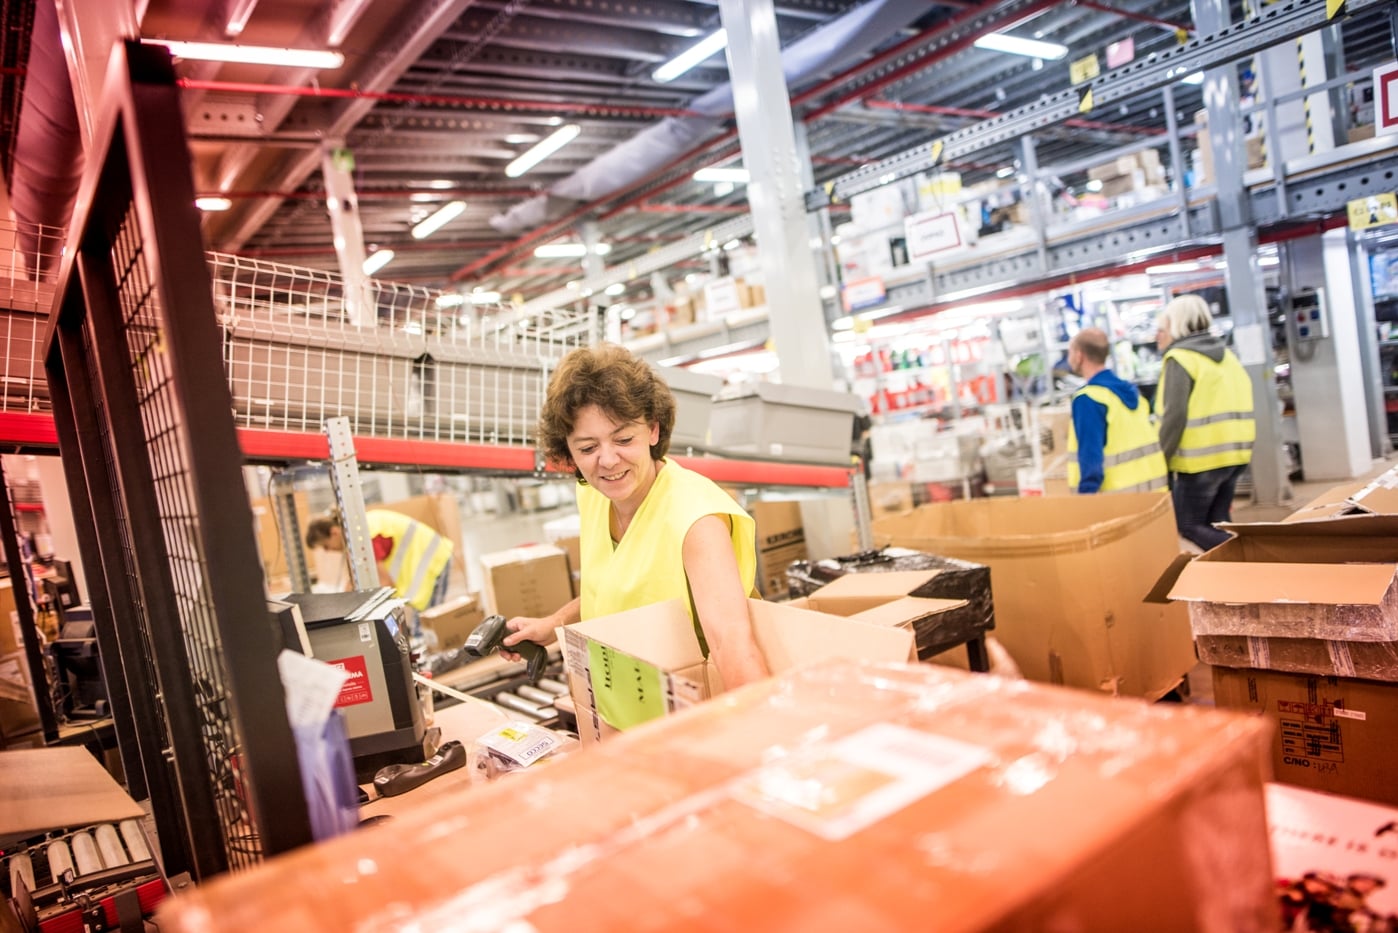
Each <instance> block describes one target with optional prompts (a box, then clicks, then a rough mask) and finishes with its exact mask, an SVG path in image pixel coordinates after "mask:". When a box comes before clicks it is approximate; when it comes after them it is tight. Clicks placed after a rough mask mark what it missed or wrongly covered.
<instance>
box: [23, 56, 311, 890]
mask: <svg viewBox="0 0 1398 933" xmlns="http://www.w3.org/2000/svg"><path fill="white" fill-rule="evenodd" d="M118 54H119V55H121V56H122V57H121V60H120V61H115V60H114V67H113V70H112V71H111V72H110V74H111V78H110V79H109V82H108V84H109V87H110V90H109V91H108V96H107V100H106V105H105V107H104V110H103V114H102V122H101V123H100V126H101V128H102V130H101V134H100V135H99V136H98V137H97V138H98V145H95V146H94V147H93V149H92V150H91V153H92V158H91V161H90V162H89V164H88V168H87V171H86V172H85V174H84V179H83V186H82V190H81V194H80V197H79V199H78V205H79V208H78V210H77V212H76V214H75V217H74V219H73V223H72V226H71V228H70V232H69V237H68V240H67V248H66V249H65V252H64V256H63V262H62V267H61V269H60V272H59V277H58V280H57V283H56V286H55V301H54V309H53V312H52V315H51V317H50V320H49V322H48V327H47V331H46V334H45V338H44V340H43V343H42V346H43V354H42V359H43V362H44V368H45V372H46V375H47V380H46V384H47V387H48V392H49V396H50V397H51V399H52V412H53V415H52V421H53V424H52V427H53V428H54V429H55V431H56V435H57V439H58V442H59V446H60V448H61V449H62V452H63V455H64V456H63V463H64V468H65V473H66V478H67V480H68V487H69V495H70V497H71V498H72V500H73V506H74V507H73V509H72V511H73V515H74V520H75V522H76V524H77V526H78V529H77V530H78V540H79V545H80V549H81V552H82V557H83V566H84V569H85V570H86V571H87V575H88V583H89V591H90V595H91V599H92V608H93V615H94V620H95V622H96V624H97V626H98V629H99V633H101V634H99V643H100V645H101V649H102V651H101V660H102V665H103V673H104V675H105V676H104V679H105V681H106V685H107V690H108V694H109V697H110V698H111V700H112V706H113V710H114V712H116V711H117V710H118V709H120V708H121V707H123V706H124V707H126V708H127V709H129V711H130V717H129V718H130V722H131V723H132V724H133V725H134V729H133V730H127V732H126V734H122V728H121V722H120V721H118V740H119V744H120V750H121V755H122V762H123V765H124V766H125V769H126V771H127V773H128V774H130V775H139V776H140V777H142V778H144V782H145V786H146V789H147V790H148V791H149V795H150V800H151V805H152V811H153V815H154V817H155V821H156V826H157V829H158V832H159V837H160V841H161V850H162V861H163V868H164V869H165V871H166V872H167V874H169V875H175V874H178V873H181V872H189V873H190V874H191V875H193V876H194V877H195V878H196V879H203V878H207V877H210V876H212V875H215V874H218V873H221V872H224V871H227V870H229V869H231V868H236V867H243V866H248V865H251V864H253V863H254V862H256V861H257V860H258V859H259V858H261V857H262V856H264V855H271V854H275V853H278V852H283V851H286V850H288V849H291V848H294V847H296V846H299V845H302V844H305V843H308V842H310V841H311V839H312V835H311V827H310V820H309V817H308V814H307V808H306V804H305V798H304V795H303V791H302V784H301V773H300V768H299V765H298V764H297V754H296V746H295V743H294V741H293V738H292V734H291V727H290V725H289V723H288V721H287V715H286V707H285V702H284V699H283V695H282V689H281V683H280V680H279V678H278V677H277V675H276V670H277V668H276V655H277V652H278V651H279V650H280V647H281V644H280V638H279V636H278V634H277V631H276V628H275V626H274V625H273V624H272V622H271V621H270V617H269V614H268V611H267V605H266V601H265V597H264V595H263V588H264V584H263V580H262V573H261V568H260V562H259V560H258V556H257V545H256V541H255V540H254V537H253V519H252V512H251V508H250V506H249V504H248V502H247V499H246V496H244V495H241V494H240V493H241V492H242V489H243V486H242V477H241V459H242V458H241V456H240V454H239V450H238V446H237V437H236V434H235V429H234V425H233V419H232V416H231V411H232V407H233V406H232V404H231V399H230V395H229V391H228V385H227V383H226V382H224V380H223V379H222V378H221V373H220V369H221V361H220V355H219V353H220V351H219V348H220V335H219V332H218V329H217V323H216V319H215V315H214V310H213V306H212V295H213V290H212V288H211V286H210V281H209V276H208V266H207V264H206V262H205V257H204V255H203V253H202V251H201V250H200V247H199V243H200V233H199V218H198V215H197V212H196V211H195V208H194V206H193V204H194V185H193V179H192V177H191V175H190V167H189V157H188V149H187V146H186V143H185V137H184V130H183V119H182V117H181V112H180V107H179V96H178V94H179V92H178V90H177V88H176V86H175V75H174V69H173V68H172V67H171V64H170V60H169V56H168V54H166V53H165V52H164V51H163V50H160V51H157V50H153V49H152V48H151V47H142V46H139V45H136V44H129V45H127V46H126V47H125V48H124V49H119V50H118ZM118 66H120V67H118ZM157 191H158V192H159V196H158V197H157V196H156V192H157ZM14 417H18V416H17V415H16V416H14ZM28 417H29V418H30V419H33V418H35V417H38V416H34V415H28ZM24 426H25V427H26V428H27V429H30V430H31V433H30V435H29V436H30V437H37V436H38V430H37V429H38V427H39V425H37V424H36V423H35V422H33V421H32V420H31V421H29V422H27V424H25V425H24ZM132 732H134V734H132Z"/></svg>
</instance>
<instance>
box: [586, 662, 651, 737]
mask: <svg viewBox="0 0 1398 933" xmlns="http://www.w3.org/2000/svg"><path fill="white" fill-rule="evenodd" d="M587 654H588V678H589V679H590V680H591V682H592V696H593V698H594V699H595V700H596V702H597V715H599V716H601V717H602V720H603V721H604V722H606V723H607V724H608V725H610V726H612V727H613V728H615V729H629V728H631V727H632V726H636V725H640V724H641V723H643V722H649V721H650V720H652V719H656V718H659V717H660V716H664V715H665V693H664V690H663V688H662V685H661V681H660V671H659V669H657V668H656V667H655V666H654V665H653V664H647V663H646V662H644V661H642V660H640V659H639V658H633V657H632V656H631V655H629V654H624V653H623V652H620V651H617V650H615V649H613V648H608V647H607V646H606V645H604V644H601V643H600V642H596V641H589V642H588V643H587Z"/></svg>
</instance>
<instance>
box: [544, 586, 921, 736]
mask: <svg viewBox="0 0 1398 933" xmlns="http://www.w3.org/2000/svg"><path fill="white" fill-rule="evenodd" d="M916 602H918V603H921V602H940V600H936V601H932V600H917V601H916ZM748 606H749V609H750V612H751V615H752V627H753V635H754V636H755V637H756V639H757V647H758V649H759V650H760V651H761V652H762V656H763V658H764V659H766V661H767V669H768V670H770V671H771V672H772V673H773V674H780V673H782V672H784V671H787V670H791V669H792V668H795V667H799V666H801V665H804V664H814V663H816V662H818V661H826V660H830V659H832V658H847V659H853V660H862V661H890V662H895V661H907V660H908V659H909V657H910V656H912V652H913V651H914V646H913V636H912V632H911V631H910V630H909V627H905V626H899V625H889V624H887V619H884V620H883V621H881V622H878V623H876V622H872V621H866V620H859V619H854V618H841V617H839V616H835V615H830V614H828V613H824V612H815V611H812V610H810V609H802V608H799V607H795V606H792V605H790V604H784V603H768V602H763V601H761V600H757V599H750V600H748ZM925 609H926V607H924V606H918V607H917V610H918V611H923V610H925ZM562 641H563V645H564V649H563V661H564V666H565V667H566V669H567V671H568V684H569V689H570V691H571V692H572V696H573V703H574V705H575V706H576V708H577V715H578V737H579V738H580V739H581V740H582V741H583V742H584V743H590V742H597V741H600V740H602V739H603V738H605V737H606V736H609V735H611V734H613V733H615V732H618V731H620V730H622V729H627V728H630V727H632V726H635V725H639V724H641V723H643V722H646V721H649V720H651V719H656V718H659V717H661V716H664V715H667V714H669V713H674V712H678V711H679V710H682V709H685V708H687V707H689V706H693V705H694V704H696V703H700V702H702V701H704V700H707V699H709V698H710V697H712V696H716V695H717V694H719V693H722V692H723V690H724V686H723V681H722V679H721V678H720V677H719V674H718V669H717V668H716V667H715V666H714V664H713V663H712V662H711V661H709V660H708V659H706V658H705V657H704V653H703V651H702V650H701V649H700V647H699V639H698V636H697V635H696V634H695V631H694V623H693V622H692V621H690V618H689V610H688V608H687V607H686V606H685V604H684V603H683V602H682V601H680V600H678V599H674V600H669V601H667V602H663V603H656V604H654V605H651V606H643V607H641V608H639V609H631V610H628V611H626V612H618V613H614V614H612V615H608V616H601V617H599V618H596V619H588V620H586V621H584V622H577V623H574V624H572V625H568V626H564V628H563V635H562Z"/></svg>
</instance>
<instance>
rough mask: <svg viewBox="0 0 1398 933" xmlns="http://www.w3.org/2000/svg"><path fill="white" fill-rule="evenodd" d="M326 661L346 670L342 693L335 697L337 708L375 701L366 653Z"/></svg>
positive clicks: (332, 665)
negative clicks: (366, 663) (365, 659)
mask: <svg viewBox="0 0 1398 933" xmlns="http://www.w3.org/2000/svg"><path fill="white" fill-rule="evenodd" d="M325 663H327V664H329V665H330V666H331V667H338V668H339V669H340V670H342V671H344V672H345V683H344V686H342V687H341V688H340V695H339V696H338V697H336V699H335V708H336V709H339V708H340V707H342V706H358V705H359V704H360V703H372V702H373V701H374V691H373V688H371V687H370V686H369V669H368V667H367V666H366V665H365V663H364V655H362V654H357V655H355V656H354V657H352V658H340V659H339V660H336V661H326V662H325Z"/></svg>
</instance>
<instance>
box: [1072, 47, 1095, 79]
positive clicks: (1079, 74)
mask: <svg viewBox="0 0 1398 933" xmlns="http://www.w3.org/2000/svg"><path fill="white" fill-rule="evenodd" d="M1101 73H1102V66H1101V64H1100V63H1099V62H1098V61H1097V55H1096V53H1093V54H1092V55H1088V56H1085V57H1083V58H1080V59H1078V60H1077V61H1075V62H1073V63H1071V64H1070V65H1068V79H1069V80H1070V81H1072V82H1073V83H1074V84H1082V83H1083V82H1084V81H1091V80H1092V79H1093V78H1095V77H1097V76H1098V75H1099V74H1101Z"/></svg>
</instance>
